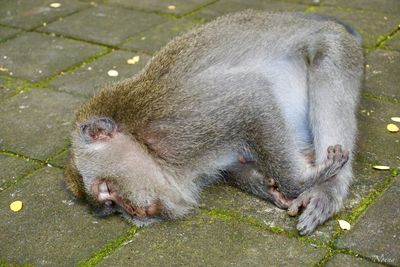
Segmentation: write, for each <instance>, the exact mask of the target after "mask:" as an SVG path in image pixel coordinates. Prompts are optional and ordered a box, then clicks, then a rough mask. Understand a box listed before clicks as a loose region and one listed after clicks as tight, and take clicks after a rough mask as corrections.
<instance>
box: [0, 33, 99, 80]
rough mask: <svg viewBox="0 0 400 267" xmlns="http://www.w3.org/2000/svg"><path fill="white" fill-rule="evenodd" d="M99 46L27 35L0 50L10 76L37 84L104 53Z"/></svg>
mask: <svg viewBox="0 0 400 267" xmlns="http://www.w3.org/2000/svg"><path fill="white" fill-rule="evenodd" d="M103 50H104V48H103V47H101V46H96V45H91V44H87V43H83V42H79V41H74V40H69V39H64V38H59V37H51V36H48V35H45V34H40V33H34V32H29V33H25V34H23V35H20V36H18V37H17V38H15V39H12V40H10V41H8V42H5V43H4V44H2V45H1V46H0V58H2V65H3V67H5V68H7V69H8V70H9V72H11V73H12V76H16V77H21V78H24V79H29V80H31V81H38V80H40V79H43V78H45V77H48V76H51V75H54V74H57V73H58V72H60V71H62V70H64V69H66V68H68V67H70V66H72V65H74V64H76V63H78V62H81V61H82V60H84V59H85V58H87V57H89V56H93V55H95V54H97V53H100V52H101V51H103Z"/></svg>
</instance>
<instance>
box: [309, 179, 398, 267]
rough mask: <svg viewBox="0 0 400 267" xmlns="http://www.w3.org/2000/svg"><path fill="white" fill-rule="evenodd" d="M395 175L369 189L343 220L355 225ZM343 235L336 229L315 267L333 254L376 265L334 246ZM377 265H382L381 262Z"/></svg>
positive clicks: (364, 257)
mask: <svg viewBox="0 0 400 267" xmlns="http://www.w3.org/2000/svg"><path fill="white" fill-rule="evenodd" d="M396 175H397V173H396ZM396 175H393V174H391V175H390V176H387V177H385V178H384V179H383V181H382V182H381V183H379V184H378V185H377V186H375V187H374V188H373V189H371V191H370V193H369V194H368V195H367V196H366V197H364V198H363V199H362V200H361V201H360V203H359V204H358V205H357V206H356V207H355V208H353V210H352V211H351V212H350V213H349V214H347V215H344V220H346V221H348V222H349V223H350V224H351V225H354V224H356V222H357V220H358V219H359V217H360V216H361V215H362V214H363V213H364V212H365V211H366V210H367V208H368V207H369V206H370V205H372V204H373V203H375V201H376V200H377V199H378V198H379V197H380V196H381V195H382V194H383V193H384V192H385V191H386V190H387V189H388V188H389V187H390V185H391V184H392V183H393V182H394V178H395V177H396ZM344 233H345V232H344V231H343V230H341V229H340V228H339V227H337V228H336V230H335V231H334V233H333V236H332V238H331V241H330V242H329V244H328V247H329V250H328V252H327V253H326V255H325V256H324V258H322V259H321V260H320V262H319V263H318V264H317V266H324V265H325V264H326V262H328V261H329V260H330V258H331V257H332V256H333V255H334V254H338V253H342V254H347V255H350V256H354V257H360V258H363V259H365V260H367V261H370V262H374V263H377V261H376V259H373V258H369V257H366V256H364V255H361V254H359V253H356V252H354V251H352V250H350V249H343V248H338V247H337V246H336V242H337V241H338V239H339V238H340V237H341V236H342V235H343V234H344ZM379 263H380V264H382V263H381V262H379ZM385 265H386V264H385ZM387 266H391V265H387Z"/></svg>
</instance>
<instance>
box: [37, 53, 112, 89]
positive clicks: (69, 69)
mask: <svg viewBox="0 0 400 267" xmlns="http://www.w3.org/2000/svg"><path fill="white" fill-rule="evenodd" d="M112 51H114V50H113V49H110V48H107V49H105V50H104V51H101V52H100V53H97V54H95V55H93V56H90V57H87V58H85V59H84V60H82V61H80V62H78V63H76V64H74V65H71V66H69V67H67V68H66V69H64V70H62V71H60V72H59V73H57V74H55V75H52V76H49V77H47V78H45V79H43V80H41V81H40V82H41V83H44V84H46V85H47V86H46V87H48V83H49V82H51V81H52V80H54V79H56V78H58V77H59V76H61V75H65V74H67V73H71V72H73V71H75V70H76V69H78V68H80V67H82V66H84V65H86V64H89V63H92V62H94V61H96V60H98V59H99V58H101V57H103V56H105V55H108V54H110V53H111V52H112Z"/></svg>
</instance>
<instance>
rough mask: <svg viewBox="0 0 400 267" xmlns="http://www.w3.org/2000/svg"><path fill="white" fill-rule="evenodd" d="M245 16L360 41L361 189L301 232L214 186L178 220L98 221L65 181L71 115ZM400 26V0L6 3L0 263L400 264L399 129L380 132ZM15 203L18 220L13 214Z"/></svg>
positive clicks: (0, 86)
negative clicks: (232, 15) (217, 21)
mask: <svg viewBox="0 0 400 267" xmlns="http://www.w3.org/2000/svg"><path fill="white" fill-rule="evenodd" d="M54 2H57V3H59V4H61V5H60V6H58V7H57V5H54ZM52 3H53V5H52ZM53 6H55V7H53ZM247 8H253V9H262V10H271V11H284V10H286V11H299V12H315V13H320V14H326V15H332V16H336V17H338V18H340V19H342V20H344V21H346V22H348V23H350V24H351V25H354V27H355V28H356V29H357V30H358V31H359V32H360V34H361V35H362V37H363V40H364V41H363V47H364V51H365V56H366V63H365V64H366V78H365V85H364V91H363V93H362V101H361V104H360V107H359V113H358V115H359V129H360V134H359V138H358V146H357V147H358V151H357V158H356V162H355V164H354V165H355V166H354V168H355V181H354V183H353V185H352V187H351V192H350V195H349V198H348V200H347V202H346V205H345V208H344V209H343V211H342V212H341V213H340V214H338V215H337V216H336V217H335V218H332V219H331V220H329V221H328V222H326V223H325V224H324V225H322V226H321V227H319V228H318V229H317V231H316V232H315V233H314V234H312V235H311V236H307V237H301V236H299V235H298V234H297V232H296V231H295V225H296V221H297V219H296V218H290V217H289V216H287V215H286V212H285V211H282V210H279V209H277V208H276V207H274V206H273V205H271V204H269V203H267V202H265V201H263V200H260V199H257V198H255V197H254V196H251V195H248V194H246V193H243V192H241V191H240V190H238V189H236V188H233V187H230V186H228V185H215V186H212V187H210V188H208V189H207V190H206V191H205V192H204V193H203V194H202V204H201V206H200V207H199V208H197V209H195V210H194V211H193V213H192V214H191V215H190V216H188V217H187V218H185V219H182V220H178V221H170V222H162V223H158V224H155V225H152V226H148V227H144V228H137V227H135V226H132V225H129V224H128V223H126V222H125V221H124V220H123V219H122V218H120V217H118V216H114V217H110V218H107V219H98V218H96V217H94V216H93V215H92V214H91V212H90V210H89V209H88V207H87V205H85V203H81V202H80V201H78V200H76V199H74V198H73V197H72V196H71V194H70V193H69V192H67V190H66V188H65V184H64V181H63V169H64V165H65V163H66V160H67V157H68V147H69V133H70V131H71V129H72V127H73V114H74V111H75V110H76V109H77V108H78V107H79V105H80V104H82V103H83V102H85V101H86V100H87V99H88V98H89V97H90V96H92V95H93V94H94V93H96V92H97V91H98V90H99V89H100V88H101V87H102V86H103V85H105V84H107V83H112V82H115V81H118V80H121V79H123V78H127V77H130V76H132V75H133V74H134V73H136V72H138V71H139V70H140V69H141V68H142V67H143V66H144V64H145V63H146V61H147V60H148V59H149V58H150V57H151V55H152V54H153V53H154V52H156V51H157V49H159V48H160V47H161V46H163V45H164V44H165V43H167V42H168V40H170V39H171V38H172V37H173V36H176V35H178V34H180V33H181V32H183V31H185V30H188V29H190V28H192V27H196V25H200V24H202V23H205V22H207V21H209V20H211V19H213V18H215V17H217V16H219V15H222V14H225V13H228V12H234V11H239V10H243V9H247ZM399 24H400V2H399V1H398V0H381V1H377V0H354V1H347V0H320V1H316V0H314V1H312V0H284V1H278V0H264V1H263V0H248V1H245V0H242V1H240V0H171V1H161V0H147V1H138V0H137V1H133V0H132V1H131V0H108V1H101V0H99V1H84V0H82V1H79V0H68V1H67V0H59V1H52V0H30V1H24V0H13V1H6V0H3V1H0V122H1V125H0V169H1V170H2V171H1V173H0V266H3V265H4V266H19V265H34V266H93V265H100V266H178V265H186V266H227V265H230V266H232V265H233V266H304V265H306V266H308V265H316V266H324V265H326V266H399V265H400V176H399V175H398V173H399V172H400V133H389V132H388V131H387V130H386V125H387V124H388V123H390V122H391V121H390V118H391V117H395V116H397V117H400V87H399V85H400V64H399V62H400V28H399V27H400V25H399ZM135 56H139V62H138V63H136V64H134V65H130V64H127V59H130V58H133V57H135ZM109 70H117V71H118V73H119V76H118V77H109V76H108V75H107V72H108V71H109ZM397 124H398V126H400V124H399V123H397ZM377 164H379V165H388V166H390V167H391V169H390V170H388V171H378V170H374V169H373V168H372V166H373V165H377ZM15 200H21V201H22V202H23V205H24V206H23V209H22V210H21V211H20V212H12V211H11V210H10V208H9V205H10V203H11V202H13V201H15ZM338 219H344V220H346V221H348V222H350V224H351V225H352V229H351V230H350V231H344V230H341V229H340V228H339V226H338V222H337V220H338Z"/></svg>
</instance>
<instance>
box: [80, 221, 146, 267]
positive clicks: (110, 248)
mask: <svg viewBox="0 0 400 267" xmlns="http://www.w3.org/2000/svg"><path fill="white" fill-rule="evenodd" d="M142 229H143V228H139V227H137V226H132V227H131V228H130V229H129V230H128V231H127V232H125V233H124V234H122V235H120V236H119V237H117V238H116V239H114V240H112V241H110V242H108V243H107V244H106V245H105V246H104V247H102V248H101V249H100V250H98V251H97V252H96V253H94V255H93V256H92V257H91V258H89V259H86V260H84V261H82V262H80V263H79V264H78V266H80V267H87V266H94V265H96V264H98V263H99V262H101V261H102V260H103V259H104V258H105V257H107V256H109V255H111V254H112V253H113V252H114V251H115V250H117V249H118V248H120V247H122V246H123V245H124V243H125V242H127V241H129V240H130V239H132V238H133V237H134V236H135V235H136V233H138V232H139V231H141V230H142Z"/></svg>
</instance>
